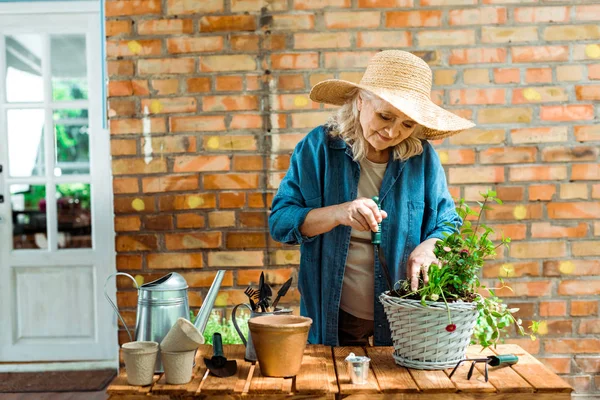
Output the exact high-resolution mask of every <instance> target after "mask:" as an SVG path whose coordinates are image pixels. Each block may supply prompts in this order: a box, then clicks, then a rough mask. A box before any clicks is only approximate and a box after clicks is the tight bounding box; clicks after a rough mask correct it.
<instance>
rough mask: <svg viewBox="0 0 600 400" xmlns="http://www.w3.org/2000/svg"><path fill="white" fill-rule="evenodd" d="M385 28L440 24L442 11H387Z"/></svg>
mask: <svg viewBox="0 0 600 400" xmlns="http://www.w3.org/2000/svg"><path fill="white" fill-rule="evenodd" d="M385 21H386V23H385V26H386V28H405V27H418V26H430V27H431V26H441V25H442V12H441V11H439V10H431V11H429V10H428V11H389V12H386V13H385Z"/></svg>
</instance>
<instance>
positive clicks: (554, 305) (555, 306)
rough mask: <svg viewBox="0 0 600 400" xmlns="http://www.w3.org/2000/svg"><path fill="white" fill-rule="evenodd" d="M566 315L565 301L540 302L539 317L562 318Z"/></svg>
mask: <svg viewBox="0 0 600 400" xmlns="http://www.w3.org/2000/svg"><path fill="white" fill-rule="evenodd" d="M566 315H567V302H566V301H541V302H540V317H564V316H566Z"/></svg>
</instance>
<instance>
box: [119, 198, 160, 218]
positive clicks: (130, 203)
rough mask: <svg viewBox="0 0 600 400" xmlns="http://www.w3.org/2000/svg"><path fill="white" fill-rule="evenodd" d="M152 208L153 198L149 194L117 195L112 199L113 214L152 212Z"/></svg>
mask: <svg viewBox="0 0 600 400" xmlns="http://www.w3.org/2000/svg"><path fill="white" fill-rule="evenodd" d="M154 210H155V208H154V198H153V197H151V196H137V197H131V196H127V197H122V196H119V197H115V199H114V211H115V214H122V213H135V212H153V211H154Z"/></svg>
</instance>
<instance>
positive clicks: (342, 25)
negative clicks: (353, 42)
mask: <svg viewBox="0 0 600 400" xmlns="http://www.w3.org/2000/svg"><path fill="white" fill-rule="evenodd" d="M388 18H389V13H388ZM380 19H381V14H380V13H379V12H377V11H356V12H348V11H344V12H325V26H326V27H327V29H352V28H363V29H364V28H378V27H379V21H380ZM388 27H390V26H389V25H388ZM308 29H312V27H311V28H308Z"/></svg>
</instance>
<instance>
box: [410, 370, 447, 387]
mask: <svg viewBox="0 0 600 400" xmlns="http://www.w3.org/2000/svg"><path fill="white" fill-rule="evenodd" d="M408 372H410V375H411V376H412V377H413V379H414V380H415V382H416V383H417V386H418V387H419V389H420V390H421V391H423V392H425V393H453V392H456V387H455V386H454V384H453V383H452V381H451V380H450V379H449V378H448V376H447V375H446V374H445V373H444V371H441V370H437V371H425V370H420V369H409V370H408Z"/></svg>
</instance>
